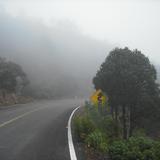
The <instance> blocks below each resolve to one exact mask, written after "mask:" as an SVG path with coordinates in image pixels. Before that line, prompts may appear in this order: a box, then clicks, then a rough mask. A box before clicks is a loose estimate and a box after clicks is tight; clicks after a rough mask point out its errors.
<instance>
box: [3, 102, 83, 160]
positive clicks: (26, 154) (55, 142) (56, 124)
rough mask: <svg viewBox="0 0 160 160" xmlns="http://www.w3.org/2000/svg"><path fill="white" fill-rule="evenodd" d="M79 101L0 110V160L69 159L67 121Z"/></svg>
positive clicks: (32, 104) (44, 103)
mask: <svg viewBox="0 0 160 160" xmlns="http://www.w3.org/2000/svg"><path fill="white" fill-rule="evenodd" d="M81 103H82V100H53V101H40V102H34V103H29V104H23V105H17V106H13V107H9V108H6V109H0V160H70V157H69V149H68V139H67V122H68V119H69V116H70V114H71V111H72V110H73V109H74V108H76V107H77V106H78V105H80V104H81Z"/></svg>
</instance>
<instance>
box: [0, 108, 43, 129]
mask: <svg viewBox="0 0 160 160" xmlns="http://www.w3.org/2000/svg"><path fill="white" fill-rule="evenodd" d="M40 109H42V108H38V109H35V110H32V111H29V112H26V113H24V114H21V115H19V116H17V117H14V118H13V119H11V120H9V121H6V122H3V123H2V124H0V128H1V127H4V126H6V125H8V124H10V123H12V122H14V121H16V120H18V119H20V118H23V117H25V116H27V115H28V114H30V113H33V112H36V111H38V110H40Z"/></svg>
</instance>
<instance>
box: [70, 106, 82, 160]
mask: <svg viewBox="0 0 160 160" xmlns="http://www.w3.org/2000/svg"><path fill="white" fill-rule="evenodd" d="M79 108H80V106H79V107H77V108H76V109H74V110H73V111H72V113H71V115H70V117H69V120H68V145H69V153H70V158H71V160H77V157H76V152H75V149H74V145H73V139H72V131H71V121H72V117H73V115H74V113H75V112H76V110H77V109H79Z"/></svg>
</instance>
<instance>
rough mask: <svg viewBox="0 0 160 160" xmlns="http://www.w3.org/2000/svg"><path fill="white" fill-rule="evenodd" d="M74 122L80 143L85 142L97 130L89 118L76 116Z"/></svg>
mask: <svg viewBox="0 0 160 160" xmlns="http://www.w3.org/2000/svg"><path fill="white" fill-rule="evenodd" d="M73 122H74V132H75V135H76V136H77V139H78V140H79V141H84V140H85V139H86V137H87V136H88V135H89V134H90V133H92V132H93V131H94V129H95V125H94V124H93V122H92V121H91V120H90V119H89V117H88V116H76V117H75V118H74V121H73Z"/></svg>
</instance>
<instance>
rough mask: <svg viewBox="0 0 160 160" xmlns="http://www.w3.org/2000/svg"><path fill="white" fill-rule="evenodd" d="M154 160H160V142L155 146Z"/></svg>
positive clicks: (153, 149)
mask: <svg viewBox="0 0 160 160" xmlns="http://www.w3.org/2000/svg"><path fill="white" fill-rule="evenodd" d="M152 151H153V153H154V160H160V141H156V142H155V143H154V145H153V148H152Z"/></svg>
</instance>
